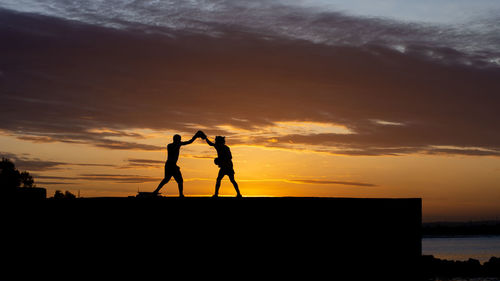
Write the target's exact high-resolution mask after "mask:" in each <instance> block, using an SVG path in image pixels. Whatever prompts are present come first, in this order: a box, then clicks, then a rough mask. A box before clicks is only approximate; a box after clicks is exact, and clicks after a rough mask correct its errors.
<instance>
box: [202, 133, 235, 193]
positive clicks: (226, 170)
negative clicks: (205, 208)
mask: <svg viewBox="0 0 500 281" xmlns="http://www.w3.org/2000/svg"><path fill="white" fill-rule="evenodd" d="M201 137H202V138H204V139H205V141H206V142H207V143H208V145H210V146H213V147H215V150H217V158H215V160H214V162H215V164H216V165H217V166H219V168H220V169H219V175H218V176H217V181H216V182H215V193H214V195H213V196H212V197H218V196H219V188H220V184H221V180H222V178H223V177H224V176H225V175H227V176H228V177H229V180H230V181H231V183H232V184H233V186H234V189H235V190H236V197H241V193H240V190H239V188H238V184H237V183H236V180H234V169H233V161H232V160H231V159H232V158H233V156H232V155H231V150H230V149H229V146H227V145H226V138H225V137H221V136H216V137H215V143H213V142H211V141H210V140H209V139H208V138H207V136H205V134H202V135H201Z"/></svg>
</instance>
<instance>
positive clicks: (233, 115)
mask: <svg viewBox="0 0 500 281" xmlns="http://www.w3.org/2000/svg"><path fill="white" fill-rule="evenodd" d="M61 3H62V2H56V4H57V5H56V10H57V9H62V10H61V11H63V12H64V13H62V15H64V16H63V18H60V17H59V18H55V17H47V16H41V15H34V14H23V13H17V12H11V11H7V10H0V36H1V37H2V38H5V40H4V42H5V43H4V44H2V45H0V52H2V53H6V54H9V55H8V56H3V57H2V58H0V68H1V71H2V73H3V75H2V76H0V83H2V88H1V92H0V102H1V104H2V109H3V110H1V111H0V120H2V122H1V123H0V130H2V132H3V133H4V134H10V135H12V136H16V137H18V138H20V139H23V140H28V141H33V142H67V143H76V144H87V145H94V146H97V147H102V148H107V149H135V150H153V151H154V150H159V149H160V147H159V146H156V145H151V144H147V143H144V142H143V139H144V136H142V135H141V134H138V133H137V134H135V133H130V132H134V130H136V129H152V130H169V131H177V132H192V133H194V132H195V131H196V130H197V128H194V127H193V124H197V125H200V127H203V128H207V129H204V130H205V131H206V132H207V133H208V134H210V135H211V136H212V135H215V134H221V135H226V136H228V142H229V143H230V144H231V145H233V144H240V145H261V146H268V147H281V148H286V149H309V150H313V151H320V152H326V153H340V154H347V155H401V154H410V153H441V154H443V153H444V154H462V155H475V156H498V154H499V152H500V146H499V143H500V131H499V130H498V124H500V116H499V115H498V112H497V111H498V109H497V106H496V105H497V104H499V102H500V100H499V99H500V97H499V96H498V93H499V92H500V83H499V82H498V77H500V67H498V66H497V65H496V64H495V63H489V62H488V61H489V60H494V59H495V57H500V56H498V51H496V50H497V49H498V48H496V47H498V46H499V42H500V41H499V39H498V37H497V36H496V35H494V34H491V33H490V30H489V29H488V30H486V31H485V33H479V32H476V33H477V34H478V35H477V36H480V37H477V36H476V35H474V34H470V33H467V34H466V35H464V36H462V35H457V34H458V33H459V32H458V31H457V30H456V29H455V28H451V29H450V28H447V27H438V26H425V25H416V24H410V23H401V22H396V21H394V20H382V19H373V18H372V19H367V18H359V17H354V16H347V15H344V14H341V13H338V12H328V13H317V12H316V11H311V10H308V9H298V8H297V7H295V8H294V7H284V8H283V10H280V9H274V10H269V11H266V10H265V9H263V8H262V7H264V6H262V5H264V4H263V2H262V3H261V2H259V4H258V5H257V6H256V7H254V8H251V12H252V13H250V15H246V14H245V13H244V11H245V9H243V8H242V7H245V4H242V3H239V2H238V4H237V5H236V6H235V5H232V4H230V3H229V2H224V1H222V2H217V3H216V4H214V5H215V6H213V7H212V8H210V5H209V6H205V8H206V9H208V10H206V11H205V10H204V11H202V17H201V18H200V20H199V21H193V20H192V18H189V17H188V16H189V15H191V16H193V14H190V12H188V10H189V9H191V8H189V7H187V8H186V9H187V10H182V9H184V8H179V9H181V12H180V14H179V16H178V17H174V18H173V19H172V21H174V22H172V23H171V25H168V23H165V25H160V26H156V27H152V26H154V25H155V24H154V23H159V22H161V20H164V19H165V20H166V18H165V17H164V16H163V15H162V14H161V13H156V12H155V11H156V10H154V9H155V8H154V7H149V8H148V7H142V6H141V5H142V4H137V5H139V6H141V7H138V10H141V9H146V10H147V11H149V10H148V9H153V10H152V12H153V17H148V16H150V15H151V14H148V13H146V12H147V11H144V10H141V11H143V12H145V13H146V14H141V13H142V12H141V13H139V12H138V13H139V14H138V15H137V17H135V18H134V17H132V18H131V19H130V20H128V21H123V22H122V21H121V20H122V15H121V14H120V13H122V12H123V11H122V10H119V9H116V11H114V13H115V14H114V16H111V19H110V18H109V17H106V13H100V12H99V13H98V14H97V15H95V13H94V12H92V13H89V14H87V15H85V13H81V16H84V17H87V16H89V15H91V16H89V18H94V20H95V21H91V20H87V19H82V18H78V17H76V18H73V19H77V20H78V21H74V20H72V21H69V20H66V19H64V17H71V16H75V15H74V14H70V15H68V14H65V13H66V12H67V11H76V9H72V10H71V9H66V8H67V7H68V6H64V5H63V4H61ZM82 3H87V2H82ZM88 3H90V2H88ZM88 3H87V4H88ZM61 5H62V6H61ZM82 5H84V4H82ZM85 5H86V4H85ZM186 5H188V4H186ZM219 5H220V6H219ZM269 5H271V6H273V7H275V3H272V4H269ZM276 5H278V6H279V4H276ZM42 6H44V5H42ZM44 7H45V6H44ZM172 7H173V6H172ZM280 7H281V6H280ZM82 8H84V10H85V9H91V8H89V7H87V6H82ZM129 8H131V7H127V9H129ZM136 8H137V7H136ZM92 9H94V10H95V11H98V10H100V9H99V7H97V6H96V7H94V8H92ZM134 9H135V8H134ZM197 9H199V7H192V10H193V11H195V10H196V11H197ZM235 9H236V10H238V9H239V10H238V11H240V12H239V13H235V14H233V16H232V17H230V18H228V19H222V22H221V18H223V17H220V14H217V13H218V11H219V12H220V13H223V14H224V15H227V14H228V12H230V11H235ZM102 11H106V9H102ZM107 11H110V10H109V9H107ZM125 11H126V9H125ZM257 11H258V13H257ZM271 11H275V12H277V15H276V19H274V18H273V17H272V13H271ZM149 12H151V11H149ZM155 13H156V14H155ZM266 13H269V14H266ZM141 15H142V16H141ZM146 15H148V16H146ZM257 15H264V17H263V20H262V22H258V21H257V20H256V18H257ZM155 16H156V17H155ZM148 18H150V19H151V22H150V23H149V24H148V23H147V19H148ZM189 19H190V20H189ZM271 20H272V22H269V21H271ZM118 22H122V24H121V25H113V24H112V25H109V26H108V23H118ZM89 23H91V24H89ZM251 23H256V25H252V24H251ZM110 26H111V27H113V28H109V27H110ZM301 27H302V28H301ZM478 28H479V27H478ZM203 30H205V31H206V32H205V31H203ZM485 34H486V35H485ZM483 35H484V36H485V37H484V38H483V37H481V36H483ZM460 36H462V37H460ZM471 44H473V45H471ZM396 45H397V46H399V47H398V48H394V46H396ZM483 45H484V48H482V47H481V46H483ZM123 46H127V48H123ZM492 46H493V47H495V48H492ZM374 120H378V121H379V122H374ZM293 122H299V123H300V122H310V123H311V124H337V125H338V126H340V127H341V128H345V130H347V131H348V132H349V133H339V132H333V133H332V132H322V131H314V130H313V131H311V130H304V131H303V132H301V131H300V130H299V129H297V127H296V126H295V127H293V128H291V127H286V126H285V127H281V129H282V130H281V131H280V130H269V128H273V127H274V128H280V127H279V124H283V123H285V124H291V123H293ZM395 124H402V125H395ZM221 125H222V126H221ZM318 130H319V129H318ZM270 140H272V141H270ZM443 147H453V149H443ZM207 157H208V156H207ZM136 164H137V163H136ZM47 165H50V163H47ZM52 165H53V167H57V166H58V165H61V164H60V163H52Z"/></svg>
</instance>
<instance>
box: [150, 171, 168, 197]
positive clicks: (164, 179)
mask: <svg viewBox="0 0 500 281" xmlns="http://www.w3.org/2000/svg"><path fill="white" fill-rule="evenodd" d="M170 178H172V176H171V175H165V177H164V178H163V179H162V180H161V182H160V184H159V185H158V187H157V188H156V189H155V191H153V194H154V195H156V194H158V192H159V191H160V189H161V188H162V187H163V186H164V185H165V184H167V183H168V182H169V181H170Z"/></svg>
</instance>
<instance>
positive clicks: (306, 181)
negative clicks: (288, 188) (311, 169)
mask: <svg viewBox="0 0 500 281" xmlns="http://www.w3.org/2000/svg"><path fill="white" fill-rule="evenodd" d="M286 181H287V182H291V183H297V184H326V185H331V184H340V185H350V186H362V187H375V186H377V185H375V184H371V183H364V182H350V181H335V180H311V179H289V180H286Z"/></svg>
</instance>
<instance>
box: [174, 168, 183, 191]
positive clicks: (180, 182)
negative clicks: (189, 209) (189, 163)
mask: <svg viewBox="0 0 500 281" xmlns="http://www.w3.org/2000/svg"><path fill="white" fill-rule="evenodd" d="M174 179H175V181H176V182H177V186H178V187H179V197H184V192H183V191H184V179H183V178H182V174H181V171H180V170H179V172H178V173H175V175H174Z"/></svg>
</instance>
